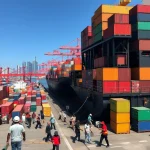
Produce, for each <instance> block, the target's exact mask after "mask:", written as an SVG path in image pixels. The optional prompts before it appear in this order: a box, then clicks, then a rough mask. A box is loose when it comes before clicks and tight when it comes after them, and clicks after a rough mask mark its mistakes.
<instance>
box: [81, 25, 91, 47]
mask: <svg viewBox="0 0 150 150" xmlns="http://www.w3.org/2000/svg"><path fill="white" fill-rule="evenodd" d="M91 44H92V27H91V26H87V27H86V28H85V29H84V30H83V31H82V32H81V48H82V49H84V48H86V47H88V46H90V45H91Z"/></svg>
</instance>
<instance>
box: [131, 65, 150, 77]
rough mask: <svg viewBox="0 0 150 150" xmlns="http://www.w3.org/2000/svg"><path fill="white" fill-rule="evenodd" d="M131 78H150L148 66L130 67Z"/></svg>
mask: <svg viewBox="0 0 150 150" xmlns="http://www.w3.org/2000/svg"><path fill="white" fill-rule="evenodd" d="M131 79H132V80H150V68H146V67H145V68H131Z"/></svg>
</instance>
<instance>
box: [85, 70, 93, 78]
mask: <svg viewBox="0 0 150 150" xmlns="http://www.w3.org/2000/svg"><path fill="white" fill-rule="evenodd" d="M92 79H93V70H86V80H92Z"/></svg>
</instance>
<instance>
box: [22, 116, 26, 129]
mask: <svg viewBox="0 0 150 150" xmlns="http://www.w3.org/2000/svg"><path fill="white" fill-rule="evenodd" d="M25 121H26V116H25V114H24V113H23V114H22V125H23V127H24V128H25Z"/></svg>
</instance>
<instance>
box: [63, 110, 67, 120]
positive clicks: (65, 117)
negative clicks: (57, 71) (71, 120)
mask: <svg viewBox="0 0 150 150" xmlns="http://www.w3.org/2000/svg"><path fill="white" fill-rule="evenodd" d="M63 118H64V122H66V119H67V116H66V113H65V112H63Z"/></svg>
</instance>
